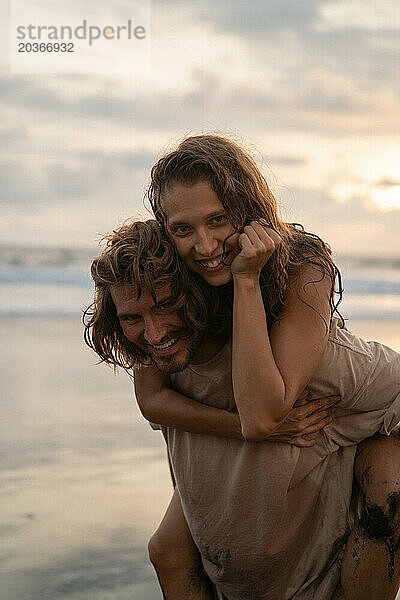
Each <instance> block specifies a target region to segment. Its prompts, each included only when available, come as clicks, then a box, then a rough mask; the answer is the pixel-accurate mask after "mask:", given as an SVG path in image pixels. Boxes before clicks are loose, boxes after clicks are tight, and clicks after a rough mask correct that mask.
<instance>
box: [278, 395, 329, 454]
mask: <svg viewBox="0 0 400 600" xmlns="http://www.w3.org/2000/svg"><path fill="white" fill-rule="evenodd" d="M307 398H308V393H307V392H306V391H305V392H303V393H302V395H301V396H300V398H299V399H298V400H296V402H295V404H294V406H293V408H292V410H291V411H290V412H289V413H288V414H287V415H286V418H285V420H284V421H282V423H280V425H279V427H278V428H277V429H276V430H275V431H274V432H273V433H271V434H270V435H269V436H268V437H267V438H266V439H267V440H269V441H272V442H284V443H286V444H292V445H293V446H299V447H300V448H309V447H311V446H314V444H316V440H315V439H309V434H311V433H316V432H317V431H320V429H323V428H324V427H325V426H326V425H328V423H330V422H331V421H332V414H333V411H334V406H335V404H336V403H337V402H338V401H339V400H340V397H339V396H327V397H325V398H317V400H307ZM303 436H307V439H305V438H304V437H303Z"/></svg>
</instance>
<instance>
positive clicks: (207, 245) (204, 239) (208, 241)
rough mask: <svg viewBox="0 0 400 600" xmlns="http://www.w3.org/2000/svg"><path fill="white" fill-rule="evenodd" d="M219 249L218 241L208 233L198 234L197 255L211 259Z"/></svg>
mask: <svg viewBox="0 0 400 600" xmlns="http://www.w3.org/2000/svg"><path fill="white" fill-rule="evenodd" d="M217 247H218V240H216V239H215V237H214V236H213V235H212V233H210V232H207V231H201V232H199V233H198V234H197V239H196V243H195V250H196V252H197V254H200V255H201V256H204V257H207V258H210V257H211V256H212V255H213V253H214V252H215V250H216V249H217Z"/></svg>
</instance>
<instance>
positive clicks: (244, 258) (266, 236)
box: [231, 221, 282, 280]
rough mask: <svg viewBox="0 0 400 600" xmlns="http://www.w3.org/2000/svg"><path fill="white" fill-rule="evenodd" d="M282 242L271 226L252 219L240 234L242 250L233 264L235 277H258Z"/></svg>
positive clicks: (232, 268) (232, 269) (232, 270)
mask: <svg viewBox="0 0 400 600" xmlns="http://www.w3.org/2000/svg"><path fill="white" fill-rule="evenodd" d="M281 242H282V238H281V236H280V235H279V234H278V233H276V231H274V230H273V229H272V228H271V227H267V226H264V225H261V224H260V223H258V222H257V221H252V222H251V223H250V225H246V227H245V228H244V229H243V233H241V234H240V235H239V246H240V252H239V254H238V255H237V256H236V257H235V258H234V260H233V261H232V264H231V272H232V276H233V277H244V278H253V279H257V280H258V277H259V276H260V272H261V269H262V268H263V266H264V265H265V264H266V262H267V261H268V260H269V259H270V257H271V256H272V254H273V253H274V252H275V250H276V248H277V247H278V246H279V244H280V243H281Z"/></svg>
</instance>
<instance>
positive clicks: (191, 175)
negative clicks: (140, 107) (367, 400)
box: [147, 134, 343, 326]
mask: <svg viewBox="0 0 400 600" xmlns="http://www.w3.org/2000/svg"><path fill="white" fill-rule="evenodd" d="M199 181H208V182H209V183H210V184H211V186H212V188H213V190H214V192H215V193H216V195H217V196H218V198H219V200H220V202H221V203H222V205H223V207H224V208H225V211H226V214H227V217H228V218H229V220H230V222H231V224H232V226H233V228H234V229H235V231H238V232H240V231H242V230H243V227H244V226H245V225H247V224H248V223H250V222H251V221H258V222H260V223H262V224H267V225H268V226H269V227H271V228H272V229H274V230H275V231H276V232H277V233H278V234H279V235H280V236H281V238H282V240H283V241H282V243H281V244H280V245H279V246H278V247H277V248H276V250H275V252H274V253H273V254H272V256H271V257H270V259H269V260H268V262H267V264H266V265H265V266H264V268H263V269H262V271H261V275H260V287H261V292H262V296H263V300H264V305H265V309H266V316H267V321H268V325H269V326H271V325H272V324H273V323H274V322H275V321H276V320H278V319H279V315H280V313H281V312H282V310H283V307H284V303H285V292H286V288H287V285H288V282H289V278H293V277H296V275H298V273H299V271H300V268H301V266H302V265H304V264H306V263H307V264H312V265H314V266H315V267H316V268H317V269H318V271H319V272H320V273H321V275H320V279H322V278H323V277H324V276H326V275H327V276H328V277H329V280H330V283H331V289H330V298H329V304H330V309H331V318H332V316H333V314H334V312H335V311H337V306H338V304H339V302H340V301H341V299H342V291H343V290H342V285H341V275H340V271H339V269H338V268H337V267H336V265H335V263H334V262H333V259H332V252H331V249H330V247H329V246H328V244H326V243H325V242H323V241H322V240H321V238H319V237H318V236H317V235H315V234H312V233H309V232H307V231H305V230H304V227H303V226H302V225H300V224H298V223H285V222H284V221H282V219H281V218H280V216H279V211H278V206H277V203H276V200H275V198H274V196H273V194H272V192H271V190H270V189H269V186H268V183H267V181H266V180H265V178H264V176H263V175H262V173H261V172H260V170H259V169H258V167H257V165H256V163H255V162H254V160H253V159H252V158H251V156H249V154H248V153H246V152H245V151H244V150H243V149H242V148H240V146H238V145H237V144H236V143H234V142H233V141H231V140H229V139H227V138H224V137H221V136H217V135H210V134H207V135H206V134H205V135H197V136H192V137H188V138H186V139H185V140H184V141H183V142H181V143H180V144H179V146H178V148H177V149H176V150H174V151H172V152H169V153H168V154H166V155H165V156H163V157H162V158H160V159H159V160H158V161H157V163H156V164H155V165H154V166H153V168H152V170H151V183H150V186H149V189H148V192H147V197H148V199H149V201H150V204H151V207H152V210H153V213H154V216H155V217H156V219H157V221H158V222H159V223H160V225H161V226H162V227H163V229H164V231H165V234H166V235H168V233H167V227H166V215H165V213H164V210H163V198H164V196H165V194H167V193H168V192H169V191H170V190H171V189H172V188H173V186H174V184H176V183H180V184H183V185H193V184H195V183H197V182H199ZM336 278H337V279H338V291H337V292H336V291H335V285H336ZM310 283H311V282H310ZM224 287H226V286H224ZM336 295H337V296H338V298H337V300H335V296H336ZM223 296H224V297H225V298H227V299H228V300H227V301H228V302H232V294H228V295H227V294H226V290H224V291H223ZM301 299H302V300H303V301H304V302H305V300H304V299H303V298H301Z"/></svg>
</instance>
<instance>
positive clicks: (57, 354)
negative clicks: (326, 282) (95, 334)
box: [0, 247, 400, 600]
mask: <svg viewBox="0 0 400 600" xmlns="http://www.w3.org/2000/svg"><path fill="white" fill-rule="evenodd" d="M95 255H96V249H94V250H91V249H68V248H44V247H43V248H25V247H14V248H11V247H0V336H1V339H2V344H1V349H0V353H1V354H0V359H1V360H0V369H1V382H2V386H1V387H2V419H1V421H0V469H1V488H0V495H1V501H0V547H1V559H2V560H1V563H0V570H1V586H0V600H43V599H44V600H46V599H48V600H94V599H96V600H111V599H112V600H128V599H129V600H160V599H161V593H160V590H159V588H158V584H157V581H156V577H155V575H154V573H153V571H152V568H151V566H150V564H149V561H148V558H147V550H146V545H147V540H148V538H149V537H150V535H151V533H152V532H153V531H154V530H155V529H156V527H157V524H158V523H159V522H160V520H161V518H162V515H163V513H164V511H165V509H166V507H167V504H168V501H169V499H170V497H171V493H172V486H171V482H170V477H169V473H168V467H167V462H166V456H165V447H164V443H163V439H162V437H161V435H160V433H159V432H154V431H153V430H152V429H151V428H150V427H149V425H148V424H147V422H146V421H145V420H144V419H143V417H142V416H141V414H140V412H139V410H138V408H137V405H136V403H135V401H134V395H133V390H132V384H131V382H130V380H129V378H128V377H127V376H126V375H125V373H119V374H117V375H115V374H114V373H113V371H112V370H111V369H109V368H108V367H106V366H104V365H98V364H96V363H97V361H96V357H95V355H94V354H93V353H92V352H91V351H90V350H89V349H88V348H87V347H86V346H85V344H84V342H83V340H82V325H81V322H80V319H81V314H82V309H83V308H84V307H86V306H87V305H88V304H89V303H90V302H91V297H92V294H93V287H92V284H91V280H90V276H89V265H90V262H91V260H92V258H93V257H94V256H95ZM337 262H338V264H339V266H340V268H341V270H342V275H343V284H344V289H345V292H344V300H343V302H342V304H341V305H340V311H341V313H342V315H343V316H344V317H345V318H346V319H348V326H349V328H350V329H352V330H353V331H354V332H356V333H359V334H361V335H363V336H364V337H366V338H369V339H378V340H380V341H382V342H384V343H386V344H388V345H390V346H392V347H394V348H396V349H397V350H398V351H400V328H399V318H400V261H399V260H395V259H393V260H390V259H386V260H383V259H382V260H380V259H376V258H370V259H368V258H362V259H361V258H355V257H338V258H337Z"/></svg>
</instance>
